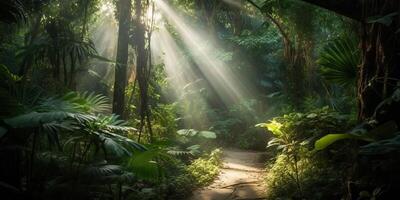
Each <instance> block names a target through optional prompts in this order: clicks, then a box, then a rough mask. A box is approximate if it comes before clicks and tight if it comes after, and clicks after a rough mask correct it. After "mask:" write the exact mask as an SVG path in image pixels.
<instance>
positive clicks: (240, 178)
mask: <svg viewBox="0 0 400 200" xmlns="http://www.w3.org/2000/svg"><path fill="white" fill-rule="evenodd" d="M264 160H265V153H263V152H255V151H245V150H238V149H225V150H224V159H223V167H222V169H221V172H220V174H219V176H218V178H217V179H216V180H215V181H214V183H213V184H211V185H210V186H208V187H205V188H202V189H199V190H197V191H195V192H194V193H193V196H192V197H191V198H190V200H258V199H260V200H261V199H265V187H264V185H263V174H264Z"/></svg>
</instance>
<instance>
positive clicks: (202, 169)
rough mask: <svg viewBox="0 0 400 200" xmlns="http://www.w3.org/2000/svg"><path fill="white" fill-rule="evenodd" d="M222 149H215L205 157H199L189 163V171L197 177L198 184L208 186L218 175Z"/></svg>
mask: <svg viewBox="0 0 400 200" xmlns="http://www.w3.org/2000/svg"><path fill="white" fill-rule="evenodd" d="M221 155H222V151H221V150H220V149H215V150H214V151H212V152H211V154H210V155H209V156H207V157H204V158H198V159H196V160H195V161H193V162H192V164H190V165H189V167H188V171H189V173H190V174H191V175H192V176H193V177H194V178H195V180H196V185H198V186H206V185H208V184H210V183H212V181H213V180H214V179H215V178H216V177H217V176H218V174H219V168H220V166H221V164H222V162H221Z"/></svg>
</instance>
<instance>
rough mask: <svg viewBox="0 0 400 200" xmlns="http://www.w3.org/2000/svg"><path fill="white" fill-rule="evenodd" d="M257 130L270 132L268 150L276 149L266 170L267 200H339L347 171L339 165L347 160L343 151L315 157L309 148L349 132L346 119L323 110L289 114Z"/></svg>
mask: <svg viewBox="0 0 400 200" xmlns="http://www.w3.org/2000/svg"><path fill="white" fill-rule="evenodd" d="M258 126H260V127H264V128H266V129H267V130H268V131H270V132H272V134H273V135H274V138H273V139H272V140H270V142H269V143H268V146H269V147H273V146H276V147H277V148H276V149H274V150H273V153H274V154H275V156H273V158H272V159H271V160H270V161H269V164H268V167H267V168H268V169H269V170H268V174H267V175H266V179H265V180H266V185H267V188H268V199H304V198H306V199H332V198H333V199H340V197H341V194H340V191H341V190H340V188H342V187H343V185H344V184H343V180H341V178H342V177H344V176H343V174H344V173H346V170H345V169H346V168H347V167H348V166H345V165H343V164H342V163H344V162H343V161H344V160H345V159H348V157H349V156H350V155H349V154H346V153H345V152H346V149H347V148H346V146H345V147H342V148H341V149H336V150H334V151H330V152H324V153H316V152H315V151H314V146H313V144H314V142H315V141H316V140H317V139H318V138H320V137H322V136H324V135H326V134H330V133H338V132H344V131H346V130H347V129H349V128H350V127H351V126H352V120H350V118H349V116H346V115H341V114H339V113H337V112H335V111H333V110H331V109H329V108H327V107H324V108H322V109H317V110H313V111H310V112H307V113H290V114H287V115H284V116H282V117H277V118H274V119H273V120H271V121H269V122H267V123H264V124H259V125H258ZM338 161H339V162H338Z"/></svg>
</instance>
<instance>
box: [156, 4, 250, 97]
mask: <svg viewBox="0 0 400 200" xmlns="http://www.w3.org/2000/svg"><path fill="white" fill-rule="evenodd" d="M155 3H156V4H157V6H158V7H159V8H160V10H161V11H162V12H163V15H164V16H165V17H166V19H167V20H168V21H169V22H170V23H171V24H172V25H174V26H175V27H176V30H177V31H178V33H179V34H180V36H181V38H182V40H183V42H184V44H185V45H186V47H187V48H188V49H189V51H190V52H191V53H192V54H193V55H194V56H193V57H194V58H193V59H194V62H195V63H196V64H197V65H198V67H199V69H200V70H201V72H202V73H203V74H204V75H205V76H206V78H207V81H209V82H210V83H211V85H212V86H213V87H214V89H215V90H216V91H217V92H218V94H219V96H220V97H221V99H222V100H223V101H224V103H225V104H232V103H237V102H239V101H241V100H242V99H243V97H244V96H251V93H252V88H251V87H250V86H249V85H248V81H246V79H245V77H241V76H239V75H237V74H235V73H234V71H233V69H232V67H231V66H227V65H226V64H224V62H223V61H222V60H221V59H220V58H218V57H217V56H216V55H217V54H218V52H216V50H218V49H219V48H217V45H216V44H215V43H213V42H211V41H210V37H207V36H206V35H207V34H206V33H205V32H204V31H202V30H200V29H198V28H195V27H193V26H192V25H191V26H189V23H188V22H187V21H185V19H183V18H182V17H180V16H179V15H178V14H177V12H176V11H174V10H173V9H172V8H171V7H170V6H169V5H167V4H166V3H165V2H164V1H161V0H157V1H155ZM212 54H214V55H212Z"/></svg>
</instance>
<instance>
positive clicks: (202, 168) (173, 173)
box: [129, 149, 222, 200]
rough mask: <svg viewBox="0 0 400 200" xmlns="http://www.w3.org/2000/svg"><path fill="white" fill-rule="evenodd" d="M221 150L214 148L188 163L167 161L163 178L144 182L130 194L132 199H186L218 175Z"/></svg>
mask: <svg viewBox="0 0 400 200" xmlns="http://www.w3.org/2000/svg"><path fill="white" fill-rule="evenodd" d="M221 158H222V151H221V150H220V149H215V150H213V151H212V152H210V153H209V154H204V155H203V156H201V157H199V158H197V159H194V160H193V161H191V162H190V163H189V164H185V163H183V162H182V161H180V160H178V159H176V160H174V162H169V163H167V165H166V166H164V167H165V171H166V172H167V174H166V175H165V179H164V180H163V181H162V182H159V183H153V184H151V183H149V182H144V185H142V186H141V187H140V188H138V190H137V191H135V192H134V193H132V194H131V198H129V199H132V200H136V199H140V200H146V199H148V200H150V199H152V200H155V199H160V200H161V199H174V200H175V199H176V200H178V199H187V198H188V197H190V195H191V194H192V192H193V191H194V190H195V189H197V188H199V187H203V186H206V185H209V184H211V183H212V182H213V180H214V179H215V178H216V177H217V176H218V174H219V170H220V166H221V163H222V159H221Z"/></svg>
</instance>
